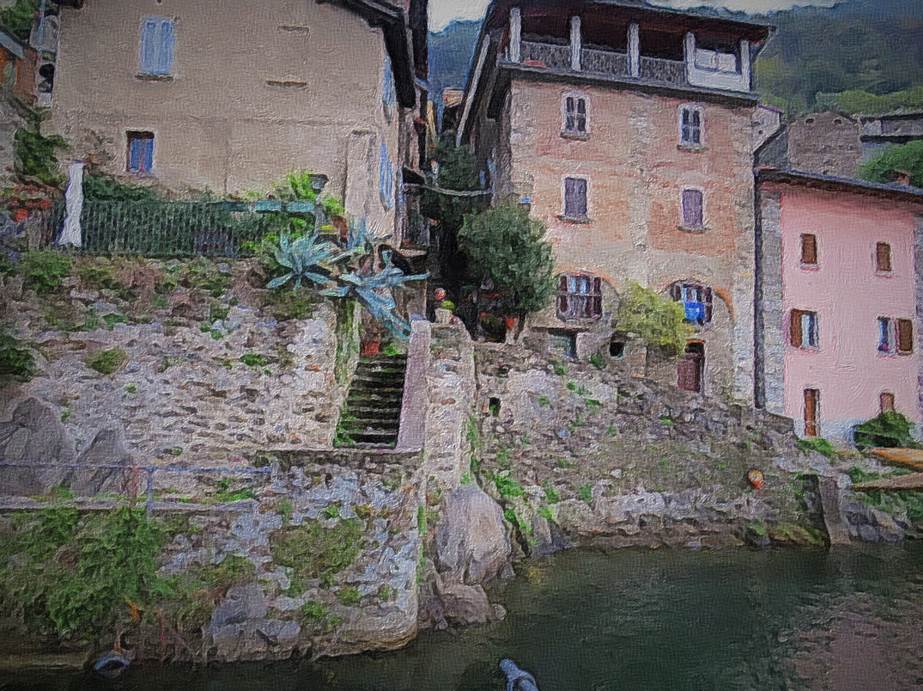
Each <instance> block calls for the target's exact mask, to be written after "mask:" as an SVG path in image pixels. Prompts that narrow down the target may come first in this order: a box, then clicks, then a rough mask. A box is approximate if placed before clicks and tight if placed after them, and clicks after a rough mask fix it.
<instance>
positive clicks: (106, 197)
mask: <svg viewBox="0 0 923 691" xmlns="http://www.w3.org/2000/svg"><path fill="white" fill-rule="evenodd" d="M83 196H84V198H85V199H86V200H87V201H92V202H160V201H164V198H163V196H162V195H161V194H159V193H158V192H157V190H155V189H153V188H151V187H144V186H142V185H136V184H133V183H128V182H124V181H122V180H119V179H118V178H114V177H112V176H111V175H106V174H103V173H98V172H92V173H90V174H88V175H85V176H84V178H83Z"/></svg>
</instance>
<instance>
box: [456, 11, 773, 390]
mask: <svg viewBox="0 0 923 691" xmlns="http://www.w3.org/2000/svg"><path fill="white" fill-rule="evenodd" d="M768 34H769V28H768V27H766V26H763V25H759V24H754V23H749V22H741V21H736V20H730V19H718V18H715V17H710V16H704V15H702V14H700V13H696V12H694V11H679V10H674V9H668V8H663V7H654V6H651V5H649V4H647V3H644V2H637V1H630V0H623V1H618V2H606V3H592V2H576V3H569V4H567V5H566V6H565V5H552V4H551V3H546V2H539V1H520V2H513V1H511V0H495V1H494V2H493V3H492V4H491V5H490V8H489V9H488V12H487V16H486V18H485V21H484V25H483V28H482V31H481V35H480V39H479V42H478V45H477V49H476V53H475V60H474V64H473V69H472V73H471V76H470V81H469V85H468V89H467V96H466V101H465V104H464V109H463V113H462V116H461V121H460V127H459V130H458V139H459V142H460V143H465V144H467V145H469V146H470V147H471V148H472V149H473V150H474V151H475V152H476V153H477V156H478V158H479V160H480V161H481V162H482V163H483V165H484V167H485V169H486V170H488V171H489V172H490V173H491V178H492V179H491V184H492V187H493V190H494V193H495V199H496V200H498V201H499V200H500V199H506V198H509V197H511V196H512V197H513V198H515V199H517V200H518V201H519V202H520V203H524V204H528V205H530V207H531V211H532V214H533V215H534V216H535V217H537V218H539V219H541V220H542V221H544V222H545V224H546V225H547V226H548V228H549V232H548V239H549V240H550V242H551V243H552V245H553V247H554V252H555V258H556V263H557V270H558V272H559V277H558V280H559V292H558V295H557V299H556V300H555V304H554V305H553V306H552V307H550V308H549V309H548V310H546V311H545V312H544V313H542V314H537V315H533V316H532V317H531V319H530V323H529V326H530V331H531V334H532V335H533V336H534V337H535V336H547V338H548V339H549V342H550V343H552V344H556V345H557V346H559V347H560V348H561V349H562V350H563V351H564V352H565V353H567V354H569V355H572V356H573V355H576V356H578V357H587V356H589V355H590V354H592V353H594V352H608V353H611V356H612V357H622V356H623V354H624V353H625V352H628V354H629V357H637V358H638V360H639V367H641V368H643V369H644V370H645V371H646V372H647V373H648V374H649V375H651V376H654V377H656V378H659V379H662V380H665V381H670V382H672V383H678V384H680V385H681V386H683V387H685V388H689V389H693V390H699V391H705V392H708V393H720V394H729V395H732V396H734V397H737V398H739V399H742V400H752V396H753V287H754V284H753V261H754V259H753V248H754V242H753V223H754V221H753V211H754V208H753V199H754V189H753V173H752V147H753V144H752V141H751V137H752V128H753V121H754V117H755V110H756V108H757V96H756V94H755V93H754V91H753V86H752V79H751V63H752V61H753V59H754V58H755V57H756V55H757V54H758V52H759V51H760V49H761V47H762V46H763V44H764V42H765V41H766V39H767V36H768ZM629 281H637V282H639V283H641V284H643V285H645V286H648V287H650V288H653V289H655V290H657V291H659V292H661V293H662V294H664V295H669V296H672V297H673V298H674V299H677V300H681V301H683V302H684V303H685V306H686V313H687V315H688V318H689V320H690V321H691V322H693V323H694V325H695V329H696V333H695V337H694V338H693V339H691V340H690V342H689V345H688V349H687V350H688V352H687V353H686V356H685V358H683V359H682V360H681V362H680V363H679V365H678V366H677V364H676V363H675V362H674V361H672V360H670V361H663V360H661V359H658V358H656V357H654V356H653V355H652V354H649V355H645V354H644V353H643V352H642V353H640V354H638V353H637V352H635V353H632V347H631V344H629V348H628V350H627V351H626V350H625V349H624V345H623V339H622V337H621V336H618V335H615V336H613V332H614V330H617V328H618V325H617V324H614V323H613V322H614V319H613V318H614V315H615V313H616V308H617V304H618V295H619V294H620V293H621V292H622V291H623V290H624V289H625V286H626V285H627V283H628V282H629ZM610 339H611V340H610Z"/></svg>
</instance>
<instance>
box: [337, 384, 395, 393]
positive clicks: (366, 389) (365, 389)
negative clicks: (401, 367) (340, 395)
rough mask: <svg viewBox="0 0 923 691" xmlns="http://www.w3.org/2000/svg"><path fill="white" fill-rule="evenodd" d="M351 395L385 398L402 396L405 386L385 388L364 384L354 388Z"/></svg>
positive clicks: (350, 391)
mask: <svg viewBox="0 0 923 691" xmlns="http://www.w3.org/2000/svg"><path fill="white" fill-rule="evenodd" d="M349 393H351V394H352V393H356V394H378V395H380V396H385V395H387V394H401V395H403V393H404V387H403V386H384V385H376V384H370V383H369V384H366V383H362V384H360V385H359V386H354V387H352V388H351V389H350V390H349Z"/></svg>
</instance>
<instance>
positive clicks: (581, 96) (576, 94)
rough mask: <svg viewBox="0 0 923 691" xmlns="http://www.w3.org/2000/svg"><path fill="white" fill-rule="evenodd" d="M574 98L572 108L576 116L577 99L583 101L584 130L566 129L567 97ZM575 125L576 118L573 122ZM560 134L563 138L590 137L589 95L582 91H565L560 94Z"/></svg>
mask: <svg viewBox="0 0 923 691" xmlns="http://www.w3.org/2000/svg"><path fill="white" fill-rule="evenodd" d="M569 98H573V99H574V108H575V115H574V117H575V118H576V108H577V101H583V104H584V110H585V112H584V117H583V120H584V130H583V132H581V131H580V130H578V129H573V130H569V129H567V118H568V113H567V99H569ZM574 124H575V125H576V120H575V123H574ZM561 136H562V137H564V138H565V139H579V140H586V139H589V138H590V96H589V94H587V93H586V92H583V91H565V92H564V93H563V94H561Z"/></svg>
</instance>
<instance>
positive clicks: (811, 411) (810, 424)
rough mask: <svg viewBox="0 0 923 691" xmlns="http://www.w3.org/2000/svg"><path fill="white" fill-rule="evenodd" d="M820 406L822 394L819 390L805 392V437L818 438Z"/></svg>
mask: <svg viewBox="0 0 923 691" xmlns="http://www.w3.org/2000/svg"><path fill="white" fill-rule="evenodd" d="M819 406H820V392H819V391H818V390H817V389H805V390H804V436H806V437H816V436H817V435H818V425H817V418H818V408H819Z"/></svg>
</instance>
